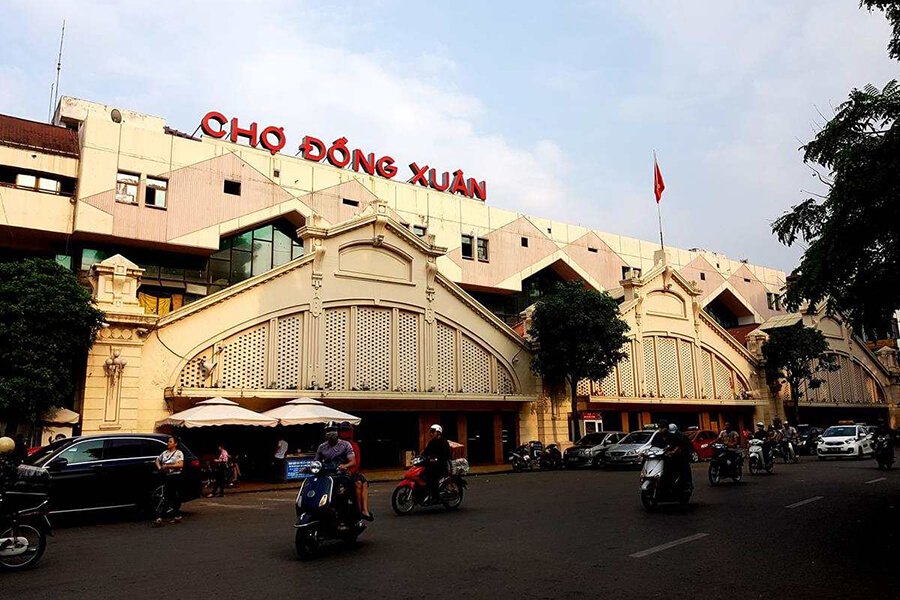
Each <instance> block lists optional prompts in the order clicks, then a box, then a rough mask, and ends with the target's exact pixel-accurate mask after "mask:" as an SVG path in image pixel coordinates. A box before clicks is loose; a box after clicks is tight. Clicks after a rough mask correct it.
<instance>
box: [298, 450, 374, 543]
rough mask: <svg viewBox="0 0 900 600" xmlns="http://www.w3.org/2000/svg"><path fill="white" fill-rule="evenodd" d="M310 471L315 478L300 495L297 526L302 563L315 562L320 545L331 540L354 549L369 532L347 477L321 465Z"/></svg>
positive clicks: (351, 484) (303, 486)
mask: <svg viewBox="0 0 900 600" xmlns="http://www.w3.org/2000/svg"><path fill="white" fill-rule="evenodd" d="M308 469H309V472H310V473H311V474H312V476H311V477H308V478H307V479H304V480H303V485H302V486H301V487H300V491H299V492H298V493H297V501H296V510H297V523H296V524H295V525H294V528H295V529H296V534H295V538H294V543H295V546H296V548H297V555H298V556H299V557H300V558H301V559H303V560H309V559H312V558H315V557H316V555H317V554H318V552H319V547H320V546H321V544H322V543H323V542H325V541H328V540H340V541H343V542H344V543H345V544H347V545H353V544H354V543H356V539H357V538H358V537H359V535H360V534H361V533H362V532H363V531H365V530H366V526H365V525H364V524H363V521H362V515H361V514H360V512H359V507H357V506H356V497H355V488H354V485H353V482H352V481H350V479H349V478H348V477H347V476H346V474H345V473H343V472H342V471H340V470H338V469H336V468H333V467H331V466H325V465H323V464H322V463H321V462H319V461H314V462H313V463H312V464H311V465H310V466H309V467H308Z"/></svg>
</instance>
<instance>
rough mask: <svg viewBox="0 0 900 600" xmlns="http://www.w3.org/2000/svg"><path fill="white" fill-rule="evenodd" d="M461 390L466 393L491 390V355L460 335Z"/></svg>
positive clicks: (483, 392) (487, 392)
mask: <svg viewBox="0 0 900 600" xmlns="http://www.w3.org/2000/svg"><path fill="white" fill-rule="evenodd" d="M461 350H462V391H463V392H464V393H466V394H489V393H490V392H491V355H490V354H488V352H487V350H485V349H484V348H482V347H481V346H479V345H478V344H476V343H475V342H474V341H472V340H471V339H469V338H468V337H466V336H462V348H461Z"/></svg>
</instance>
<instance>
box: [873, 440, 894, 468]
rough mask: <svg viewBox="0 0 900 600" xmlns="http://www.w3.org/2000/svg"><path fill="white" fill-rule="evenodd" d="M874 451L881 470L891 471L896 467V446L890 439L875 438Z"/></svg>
mask: <svg viewBox="0 0 900 600" xmlns="http://www.w3.org/2000/svg"><path fill="white" fill-rule="evenodd" d="M872 449H873V450H874V455H875V460H876V461H877V462H878V468H879V469H890V468H891V467H892V466H894V444H893V442H892V440H891V438H890V437H888V436H886V435H879V436H875V438H874V439H873V441H872Z"/></svg>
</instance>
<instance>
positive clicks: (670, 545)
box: [631, 533, 709, 558]
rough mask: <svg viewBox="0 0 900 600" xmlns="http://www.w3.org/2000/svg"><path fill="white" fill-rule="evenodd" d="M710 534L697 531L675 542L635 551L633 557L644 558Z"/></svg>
mask: <svg viewBox="0 0 900 600" xmlns="http://www.w3.org/2000/svg"><path fill="white" fill-rule="evenodd" d="M708 535H709V534H708V533H695V534H694V535H689V536H687V537H683V538H681V539H679V540H675V541H674V542H669V543H667V544H660V545H659V546H653V547H652V548H648V549H646V550H641V551H640V552H635V553H634V554H632V555H631V558H644V557H645V556H650V555H651V554H655V553H657V552H662V551H663V550H668V549H669V548H674V547H675V546H680V545H681V544H687V543H688V542H693V541H694V540H699V539H700V538H705V537H706V536H708Z"/></svg>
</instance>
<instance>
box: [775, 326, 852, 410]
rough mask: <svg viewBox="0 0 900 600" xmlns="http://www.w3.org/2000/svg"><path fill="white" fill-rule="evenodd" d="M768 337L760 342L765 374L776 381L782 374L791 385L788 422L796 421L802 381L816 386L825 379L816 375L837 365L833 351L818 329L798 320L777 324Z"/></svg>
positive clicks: (831, 369) (809, 386) (836, 367)
mask: <svg viewBox="0 0 900 600" xmlns="http://www.w3.org/2000/svg"><path fill="white" fill-rule="evenodd" d="M768 334H769V339H768V340H766V341H765V342H763V345H762V353H763V357H764V358H765V360H766V376H767V378H768V379H769V381H770V382H772V383H773V384H776V383H778V382H780V381H781V378H784V379H786V380H787V383H788V385H789V386H790V393H791V396H790V400H791V403H790V408H791V422H793V423H795V424H796V423H798V422H799V414H800V410H799V407H798V402H799V401H800V398H802V397H803V392H802V391H800V390H801V389H802V388H803V384H804V383H805V384H806V386H807V388H811V389H816V388H817V387H819V386H820V385H822V383H823V381H824V379H821V378H820V377H817V376H818V375H820V374H824V373H827V372H829V371H836V370H838V369H839V368H840V367H839V366H838V364H837V362H836V360H835V356H834V354H830V353H829V352H828V350H829V346H828V340H826V339H825V336H824V335H823V334H822V332H821V331H819V330H818V329H813V328H812V327H806V326H805V325H804V324H803V323H797V324H796V325H791V326H790V327H779V328H778V329H772V330H770V331H769V332H768ZM784 413H785V414H788V403H787V402H785V403H784Z"/></svg>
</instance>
